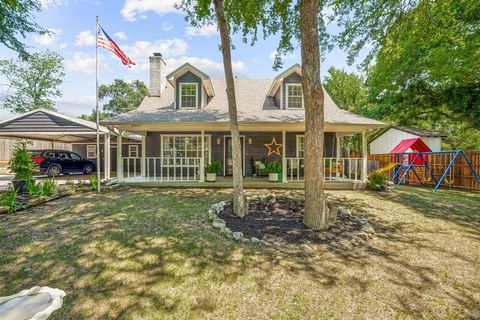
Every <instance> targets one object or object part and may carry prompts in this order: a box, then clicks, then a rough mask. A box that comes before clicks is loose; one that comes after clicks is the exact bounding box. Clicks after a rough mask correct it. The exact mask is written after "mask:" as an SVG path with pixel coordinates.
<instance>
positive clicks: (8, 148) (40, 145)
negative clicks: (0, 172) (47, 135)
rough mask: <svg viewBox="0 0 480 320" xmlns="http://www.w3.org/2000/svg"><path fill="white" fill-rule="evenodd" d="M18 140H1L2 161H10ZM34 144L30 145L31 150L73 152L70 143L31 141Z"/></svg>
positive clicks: (0, 159)
mask: <svg viewBox="0 0 480 320" xmlns="http://www.w3.org/2000/svg"><path fill="white" fill-rule="evenodd" d="M16 141H17V140H16V139H5V138H0V161H1V162H5V161H10V159H11V158H12V150H13V146H14V145H15V142H16ZM31 142H32V144H30V145H29V147H28V148H29V149H32V150H34V149H60V150H72V145H71V144H70V143H58V142H54V143H53V144H52V142H51V141H31Z"/></svg>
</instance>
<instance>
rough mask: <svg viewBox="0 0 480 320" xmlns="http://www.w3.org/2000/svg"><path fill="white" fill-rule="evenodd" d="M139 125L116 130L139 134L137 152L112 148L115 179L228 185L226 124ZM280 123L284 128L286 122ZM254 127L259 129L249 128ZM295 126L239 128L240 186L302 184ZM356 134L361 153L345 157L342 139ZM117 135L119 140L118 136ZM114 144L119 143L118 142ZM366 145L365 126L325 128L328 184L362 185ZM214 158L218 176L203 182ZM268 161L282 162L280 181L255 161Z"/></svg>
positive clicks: (299, 137) (299, 134)
mask: <svg viewBox="0 0 480 320" xmlns="http://www.w3.org/2000/svg"><path fill="white" fill-rule="evenodd" d="M217 126H218V124H217ZM140 127H141V126H140ZM143 127H144V128H145V129H148V130H146V131H133V130H131V129H132V128H125V127H124V128H117V129H119V130H122V129H124V130H125V129H128V131H129V132H130V133H134V134H140V135H141V136H142V148H141V155H138V156H136V157H130V156H128V157H127V156H124V155H125V153H124V152H123V151H122V148H121V147H120V148H118V149H117V173H118V174H117V179H118V182H120V183H128V184H141V185H145V186H147V185H148V186H154V185H155V186H162V185H163V186H179V187H181V186H192V185H194V184H196V187H197V186H205V187H230V186H231V184H232V181H231V178H230V176H231V174H232V159H231V137H230V132H229V131H228V126H226V125H224V126H223V127H222V128H221V129H222V130H215V131H214V130H212V129H214V128H212V127H208V126H207V127H208V129H209V130H200V131H194V130H191V129H190V128H184V127H178V126H176V128H175V129H176V130H172V129H170V128H168V126H165V125H162V126H161V128H162V129H163V130H159V129H160V126H156V127H153V126H152V125H150V126H148V127H146V126H143ZM214 127H215V126H214ZM283 127H284V128H283V129H288V125H285V126H283ZM259 128H261V129H262V130H263V131H256V130H253V129H257V130H258V129H259ZM168 129H170V130H168ZM187 129H190V130H187ZM206 129H207V128H206ZM219 129H220V128H219ZM298 129H299V128H293V130H278V127H268V126H262V125H260V124H259V125H256V126H255V128H252V127H248V126H241V127H240V130H241V132H240V135H241V145H242V160H243V161H242V170H243V175H244V177H245V187H247V188H270V187H274V188H289V186H290V187H291V188H303V180H304V157H303V156H304V154H303V153H304V132H303V131H300V130H298ZM301 129H302V130H303V128H301ZM358 133H359V134H361V135H362V137H363V139H362V140H363V142H362V151H363V153H362V154H358V153H355V154H353V155H349V152H348V150H345V148H344V147H343V146H342V143H341V139H342V137H344V136H350V135H353V134H358ZM119 139H122V138H121V135H119ZM119 146H122V143H121V142H120V143H119ZM366 146H367V144H366V129H365V128H352V127H348V128H347V127H345V126H343V127H342V126H338V125H337V126H335V127H333V126H327V128H326V132H325V145H324V160H323V161H324V167H325V169H324V170H325V171H324V174H325V181H326V183H327V188H329V187H331V188H341V189H354V188H361V187H362V186H363V185H364V182H365V179H366V172H367V149H366ZM213 159H215V160H218V161H220V162H221V163H222V165H223V170H222V171H221V172H220V173H219V174H218V176H217V181H216V182H206V179H205V177H206V166H207V165H208V164H209V163H210V162H211V161H212V160H213ZM270 161H278V162H279V163H280V164H281V167H282V169H281V172H279V177H280V180H279V182H275V183H273V182H269V181H268V172H265V171H263V172H259V170H258V168H257V167H256V165H255V164H256V163H263V164H264V165H266V164H267V163H268V162H270Z"/></svg>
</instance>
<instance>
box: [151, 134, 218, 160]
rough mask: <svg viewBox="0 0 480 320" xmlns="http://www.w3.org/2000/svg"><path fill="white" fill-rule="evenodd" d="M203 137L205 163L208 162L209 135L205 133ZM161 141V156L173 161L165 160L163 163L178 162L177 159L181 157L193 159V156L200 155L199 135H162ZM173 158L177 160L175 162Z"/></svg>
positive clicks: (200, 142)
mask: <svg viewBox="0 0 480 320" xmlns="http://www.w3.org/2000/svg"><path fill="white" fill-rule="evenodd" d="M204 138H205V142H204V146H205V164H208V163H210V136H207V135H205V136H204ZM161 143H162V145H161V150H162V156H163V157H164V158H167V159H172V161H174V162H172V161H167V162H165V163H168V164H173V163H176V164H180V162H179V161H180V160H181V159H182V158H189V159H192V160H193V159H194V158H201V157H202V137H201V136H200V135H183V136H176V135H162V140H161ZM175 159H177V160H179V161H177V162H175ZM193 161H194V160H193ZM193 161H192V162H193ZM183 163H185V162H183Z"/></svg>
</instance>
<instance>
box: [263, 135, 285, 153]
mask: <svg viewBox="0 0 480 320" xmlns="http://www.w3.org/2000/svg"><path fill="white" fill-rule="evenodd" d="M264 146H265V147H267V149H268V154H267V157H270V156H271V155H272V154H276V155H278V156H279V157H280V156H281V155H280V148H281V147H282V145H281V144H279V143H277V141H276V140H275V137H273V139H272V142H270V143H265V144H264Z"/></svg>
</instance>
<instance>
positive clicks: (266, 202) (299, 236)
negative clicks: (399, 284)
mask: <svg viewBox="0 0 480 320" xmlns="http://www.w3.org/2000/svg"><path fill="white" fill-rule="evenodd" d="M303 211H304V204H303V202H302V201H301V200H299V199H295V198H290V197H267V198H265V199H261V200H253V201H251V202H250V204H249V213H248V214H247V215H246V216H245V217H244V218H238V217H236V216H234V215H233V208H232V205H231V204H228V205H227V206H225V207H224V209H223V210H222V211H221V212H220V213H219V214H218V216H219V218H221V219H223V220H225V223H226V226H227V227H228V228H230V229H231V230H232V231H233V232H236V231H240V232H243V235H244V237H247V238H251V237H255V238H258V239H262V240H265V241H268V242H270V243H275V242H278V243H281V244H311V243H331V242H333V241H335V242H338V241H341V240H344V239H345V240H352V239H354V238H356V236H357V234H358V232H359V231H361V230H362V224H361V223H360V221H359V218H358V217H356V216H354V215H351V214H344V213H342V212H339V213H338V215H337V221H336V223H335V224H334V225H332V226H330V227H329V228H328V229H326V230H323V231H313V230H311V229H309V228H308V227H306V226H305V225H304V224H303Z"/></svg>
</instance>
